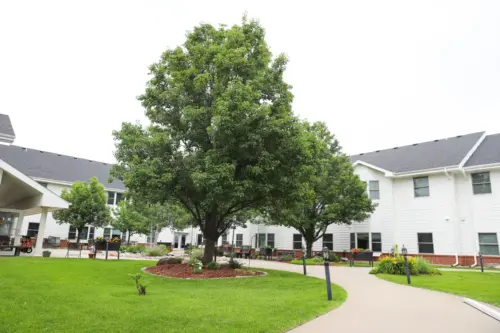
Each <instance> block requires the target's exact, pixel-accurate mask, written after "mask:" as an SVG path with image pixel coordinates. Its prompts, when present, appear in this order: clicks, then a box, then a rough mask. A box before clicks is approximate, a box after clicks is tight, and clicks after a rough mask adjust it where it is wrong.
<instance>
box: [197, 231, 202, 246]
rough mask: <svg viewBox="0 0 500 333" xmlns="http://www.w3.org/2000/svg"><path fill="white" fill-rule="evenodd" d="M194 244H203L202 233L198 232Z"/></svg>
mask: <svg viewBox="0 0 500 333" xmlns="http://www.w3.org/2000/svg"><path fill="white" fill-rule="evenodd" d="M196 244H198V245H201V244H203V234H198V240H197V242H196Z"/></svg>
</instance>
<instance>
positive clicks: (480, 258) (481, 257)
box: [479, 252, 484, 273]
mask: <svg viewBox="0 0 500 333" xmlns="http://www.w3.org/2000/svg"><path fill="white" fill-rule="evenodd" d="M479 264H480V265H481V273H484V266H483V254H482V253H481V252H479Z"/></svg>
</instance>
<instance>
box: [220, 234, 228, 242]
mask: <svg viewBox="0 0 500 333" xmlns="http://www.w3.org/2000/svg"><path fill="white" fill-rule="evenodd" d="M221 244H227V233H223V234H222V242H221Z"/></svg>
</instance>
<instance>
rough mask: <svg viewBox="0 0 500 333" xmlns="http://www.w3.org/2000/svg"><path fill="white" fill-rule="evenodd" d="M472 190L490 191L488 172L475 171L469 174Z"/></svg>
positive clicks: (475, 192)
mask: <svg viewBox="0 0 500 333" xmlns="http://www.w3.org/2000/svg"><path fill="white" fill-rule="evenodd" d="M471 179H472V192H473V193H474V194H487V193H491V181H490V173H489V172H477V173H473V174H471Z"/></svg>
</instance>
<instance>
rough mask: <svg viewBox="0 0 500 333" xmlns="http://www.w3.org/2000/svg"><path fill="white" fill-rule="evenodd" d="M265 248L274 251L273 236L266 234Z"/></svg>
mask: <svg viewBox="0 0 500 333" xmlns="http://www.w3.org/2000/svg"><path fill="white" fill-rule="evenodd" d="M267 246H269V247H271V248H273V249H274V234H267Z"/></svg>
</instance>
